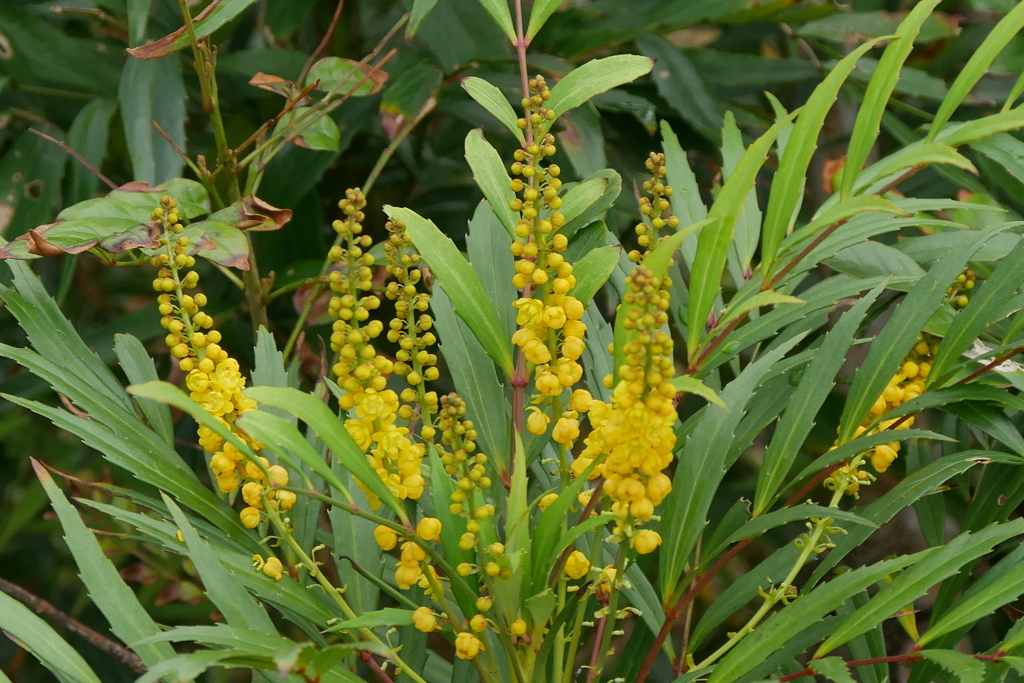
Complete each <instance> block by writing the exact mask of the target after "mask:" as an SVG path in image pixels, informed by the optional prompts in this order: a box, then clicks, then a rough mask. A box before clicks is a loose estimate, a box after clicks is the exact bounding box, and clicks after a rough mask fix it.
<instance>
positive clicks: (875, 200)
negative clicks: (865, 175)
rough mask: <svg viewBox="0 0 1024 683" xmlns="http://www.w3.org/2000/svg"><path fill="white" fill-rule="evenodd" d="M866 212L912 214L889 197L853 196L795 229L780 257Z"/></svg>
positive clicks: (785, 241) (880, 217)
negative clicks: (821, 233)
mask: <svg viewBox="0 0 1024 683" xmlns="http://www.w3.org/2000/svg"><path fill="white" fill-rule="evenodd" d="M865 212H883V213H890V214H895V215H897V216H910V215H911V214H910V212H908V211H907V210H906V209H903V208H901V207H899V206H897V205H896V204H895V203H893V202H891V201H889V200H888V199H883V198H882V197H879V196H877V195H871V194H869V195H860V196H856V197H851V198H850V199H846V200H843V201H841V202H837V203H835V204H833V205H832V206H829V207H828V208H824V209H822V210H821V211H819V212H818V213H817V214H816V215H815V216H814V218H813V219H811V222H809V223H808V224H807V225H805V226H803V227H801V228H798V229H796V230H794V231H793V233H792V234H791V235H789V236H788V237H787V238H786V239H785V240H783V242H782V251H781V252H780V257H781V256H782V255H784V254H786V253H787V252H792V251H794V250H796V248H797V247H798V246H800V245H801V244H802V243H803V242H805V241H807V240H809V239H811V238H812V237H814V236H815V235H817V234H818V232H819V231H821V230H822V229H824V228H827V227H828V226H830V225H833V224H835V223H839V222H840V221H844V222H845V221H848V220H850V219H851V218H854V217H855V216H857V215H859V214H861V213H865ZM869 218H877V219H878V220H882V221H886V222H888V221H890V220H891V219H889V218H888V217H887V216H885V217H883V216H879V217H869ZM808 256H809V255H808Z"/></svg>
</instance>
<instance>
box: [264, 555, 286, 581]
mask: <svg viewBox="0 0 1024 683" xmlns="http://www.w3.org/2000/svg"><path fill="white" fill-rule="evenodd" d="M283 571H284V565H282V564H281V560H279V559H277V558H276V557H274V556H273V555H271V556H270V557H268V558H267V561H266V562H264V563H263V573H264V574H266V575H267V576H269V577H270V578H272V579H273V580H274V581H280V580H281V576H282V573H283Z"/></svg>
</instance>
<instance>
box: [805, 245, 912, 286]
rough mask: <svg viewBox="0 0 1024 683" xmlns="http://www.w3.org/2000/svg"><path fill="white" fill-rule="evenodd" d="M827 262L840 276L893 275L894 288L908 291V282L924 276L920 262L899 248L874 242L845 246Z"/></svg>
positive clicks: (867, 276) (861, 277)
mask: <svg viewBox="0 0 1024 683" xmlns="http://www.w3.org/2000/svg"><path fill="white" fill-rule="evenodd" d="M825 263H827V264H828V265H829V267H831V268H834V269H835V270H838V271H839V272H840V273H846V274H847V275H850V276H852V277H855V278H860V279H864V278H869V277H878V276H881V277H886V276H891V278H892V279H891V280H890V282H891V283H892V288H893V289H903V288H906V283H911V284H912V283H914V282H917V281H918V280H920V279H921V278H922V277H923V276H924V274H925V270H924V268H922V267H921V266H919V265H918V264H917V261H915V260H914V259H912V258H910V257H909V256H907V255H906V254H904V253H903V252H902V251H900V250H899V249H895V248H893V247H890V246H889V245H887V244H882V243H881V242H873V241H867V242H861V243H860V244H855V245H853V246H852V247H846V248H845V249H842V250H841V251H839V252H838V253H837V254H836V255H835V256H833V257H832V258H830V259H826V260H825ZM897 285H900V286H897Z"/></svg>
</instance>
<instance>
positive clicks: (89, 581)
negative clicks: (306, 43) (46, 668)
mask: <svg viewBox="0 0 1024 683" xmlns="http://www.w3.org/2000/svg"><path fill="white" fill-rule="evenodd" d="M133 338H134V337H133ZM32 467H33V468H34V469H35V471H36V476H37V477H39V481H40V483H41V484H42V485H43V489H44V490H45V491H46V495H47V496H49V498H50V502H51V504H52V505H53V510H54V512H56V513H57V517H58V518H59V519H60V524H61V527H62V528H63V529H64V540H65V542H66V543H67V544H68V548H69V549H70V550H71V555H72V556H73V557H74V558H75V564H76V565H77V566H78V572H79V575H80V576H81V577H82V582H83V583H84V584H85V587H86V589H88V591H89V597H90V598H91V599H92V601H93V603H94V604H95V605H96V606H97V607H98V608H99V609H100V611H101V612H103V616H104V617H106V618H107V621H108V622H109V623H110V629H111V631H113V633H114V635H115V636H117V637H118V638H120V639H121V640H122V641H123V642H125V643H129V644H133V643H135V642H136V641H138V640H141V639H143V638H148V637H150V636H153V635H155V634H158V633H160V627H159V626H157V625H156V622H155V621H153V619H152V618H151V617H150V616H149V614H148V613H147V612H146V610H145V608H143V606H142V605H141V604H140V603H139V600H138V598H136V597H135V594H134V593H133V592H132V590H131V588H129V587H128V584H126V583H125V582H124V579H122V578H121V575H120V574H119V573H118V571H117V568H116V567H115V566H114V563H113V562H111V561H110V559H109V558H108V557H107V556H106V555H105V554H104V553H103V549H102V548H101V547H100V544H99V542H98V541H97V540H96V537H95V536H94V535H93V533H92V531H90V530H89V529H88V528H87V527H86V526H85V523H84V522H82V518H81V517H80V516H79V515H78V511H77V510H75V508H74V507H73V506H72V505H71V503H69V502H68V499H67V498H65V497H64V494H63V493H62V492H61V490H60V489H59V488H58V487H57V485H56V484H55V483H54V481H53V478H52V477H51V476H50V473H49V472H47V471H46V469H45V468H44V467H43V466H42V465H40V464H39V463H38V462H37V461H36V460H34V459H33V460H32ZM132 649H133V650H134V651H135V652H136V654H138V655H139V657H140V658H141V659H142V661H143V663H145V664H146V665H147V666H153V665H154V664H156V663H158V662H160V661H161V660H164V659H169V658H171V657H173V656H174V654H175V653H174V649H173V648H171V646H170V645H167V644H166V643H161V644H153V645H144V646H139V645H134V646H133V647H132Z"/></svg>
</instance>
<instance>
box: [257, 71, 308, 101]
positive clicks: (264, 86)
mask: <svg viewBox="0 0 1024 683" xmlns="http://www.w3.org/2000/svg"><path fill="white" fill-rule="evenodd" d="M249 85H252V86H255V87H257V88H259V89H260V90H266V91H267V92H272V93H274V94H276V95H281V96H282V97H284V98H286V99H288V100H294V99H295V98H296V97H298V96H299V95H301V94H302V88H300V87H299V84H298V83H296V82H295V81H289V80H288V79H286V78H281V77H280V76H274V75H273V74H265V73H263V72H262V71H257V72H256V75H255V76H253V77H252V78H250V79H249ZM311 102H312V100H311V99H310V98H309V97H308V96H307V97H303V98H302V99H301V100H299V101H298V102H296V103H295V106H297V107H305V106H307V105H309V104H310V103H311Z"/></svg>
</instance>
